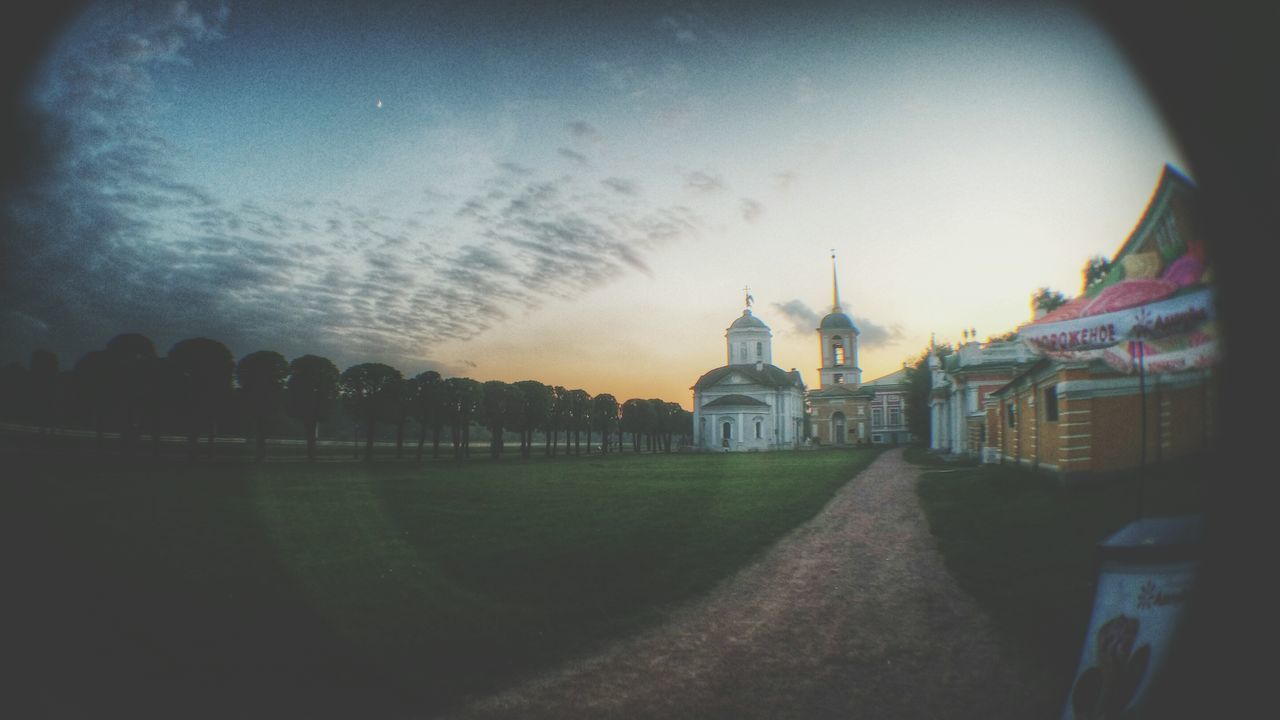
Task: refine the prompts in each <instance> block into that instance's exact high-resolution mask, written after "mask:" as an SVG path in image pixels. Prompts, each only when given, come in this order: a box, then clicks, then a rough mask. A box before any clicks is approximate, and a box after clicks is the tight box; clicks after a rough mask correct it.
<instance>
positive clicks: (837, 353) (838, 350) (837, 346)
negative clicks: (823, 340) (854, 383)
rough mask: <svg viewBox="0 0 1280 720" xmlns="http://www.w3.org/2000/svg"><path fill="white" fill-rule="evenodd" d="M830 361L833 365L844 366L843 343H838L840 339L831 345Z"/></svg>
mask: <svg viewBox="0 0 1280 720" xmlns="http://www.w3.org/2000/svg"><path fill="white" fill-rule="evenodd" d="M831 361H832V363H833V364H835V365H843V364H844V343H842V342H840V338H836V341H835V342H833V343H831Z"/></svg>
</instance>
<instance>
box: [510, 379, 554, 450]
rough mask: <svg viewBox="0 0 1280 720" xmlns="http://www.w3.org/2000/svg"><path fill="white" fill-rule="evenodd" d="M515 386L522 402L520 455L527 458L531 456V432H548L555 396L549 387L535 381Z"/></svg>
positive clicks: (523, 381)
mask: <svg viewBox="0 0 1280 720" xmlns="http://www.w3.org/2000/svg"><path fill="white" fill-rule="evenodd" d="M515 386H516V387H517V388H519V389H520V392H521V395H522V396H523V401H524V402H523V404H522V407H523V409H524V418H523V420H522V423H521V424H522V427H523V429H524V433H523V435H522V436H521V438H520V455H521V457H525V458H527V457H529V456H530V455H532V454H533V431H534V430H539V429H541V430H542V431H543V432H549V430H550V427H549V425H550V419H551V411H552V405H553V403H554V402H555V396H554V394H553V391H552V389H551V388H550V387H549V386H547V385H543V384H542V383H540V382H538V381H537V380H521V381H519V382H517V383H515Z"/></svg>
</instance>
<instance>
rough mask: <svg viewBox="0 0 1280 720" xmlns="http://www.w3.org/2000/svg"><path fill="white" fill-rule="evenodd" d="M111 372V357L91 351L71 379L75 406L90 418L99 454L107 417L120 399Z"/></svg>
mask: <svg viewBox="0 0 1280 720" xmlns="http://www.w3.org/2000/svg"><path fill="white" fill-rule="evenodd" d="M112 370H113V368H112V367H111V357H110V356H109V355H107V353H106V352H105V351H103V350H94V351H92V352H88V353H85V354H84V355H83V356H82V357H81V358H80V359H79V360H78V361H76V366H75V370H74V371H73V373H74V374H73V376H72V377H73V385H72V387H73V394H74V396H75V400H76V405H77V407H78V408H80V410H81V411H82V412H85V413H87V414H88V415H89V417H91V418H92V423H93V434H94V440H95V444H96V447H97V449H98V451H99V452H101V451H102V436H103V431H104V427H105V425H106V421H107V416H108V415H109V414H110V413H111V411H112V410H113V409H114V407H115V405H116V403H117V401H118V398H119V389H118V386H117V385H116V384H115V382H114V381H115V379H116V378H115V373H114V372H112Z"/></svg>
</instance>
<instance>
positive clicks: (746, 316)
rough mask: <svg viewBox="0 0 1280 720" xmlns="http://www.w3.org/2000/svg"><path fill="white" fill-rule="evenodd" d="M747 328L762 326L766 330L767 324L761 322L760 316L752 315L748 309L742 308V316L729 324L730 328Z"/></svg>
mask: <svg viewBox="0 0 1280 720" xmlns="http://www.w3.org/2000/svg"><path fill="white" fill-rule="evenodd" d="M748 328H763V329H765V330H768V329H769V326H768V325H765V324H764V323H763V322H761V321H760V318H758V317H756V316H755V315H752V314H751V310H750V309H747V310H743V311H742V317H740V318H738V319H737V320H734V321H733V323H732V324H730V325H729V329H730V330H745V329H748Z"/></svg>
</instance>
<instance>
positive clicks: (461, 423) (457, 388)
mask: <svg viewBox="0 0 1280 720" xmlns="http://www.w3.org/2000/svg"><path fill="white" fill-rule="evenodd" d="M444 382H445V414H446V416H447V420H448V422H449V434H450V438H451V439H452V441H453V455H454V457H456V458H458V459H460V460H462V459H466V458H467V457H469V456H470V454H471V420H472V418H473V417H474V416H475V413H476V409H477V407H479V405H480V399H481V396H482V393H483V390H482V388H481V386H480V383H478V382H476V381H475V380H472V379H471V378H466V377H459V378H449V379H448V380H445V381H444Z"/></svg>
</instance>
